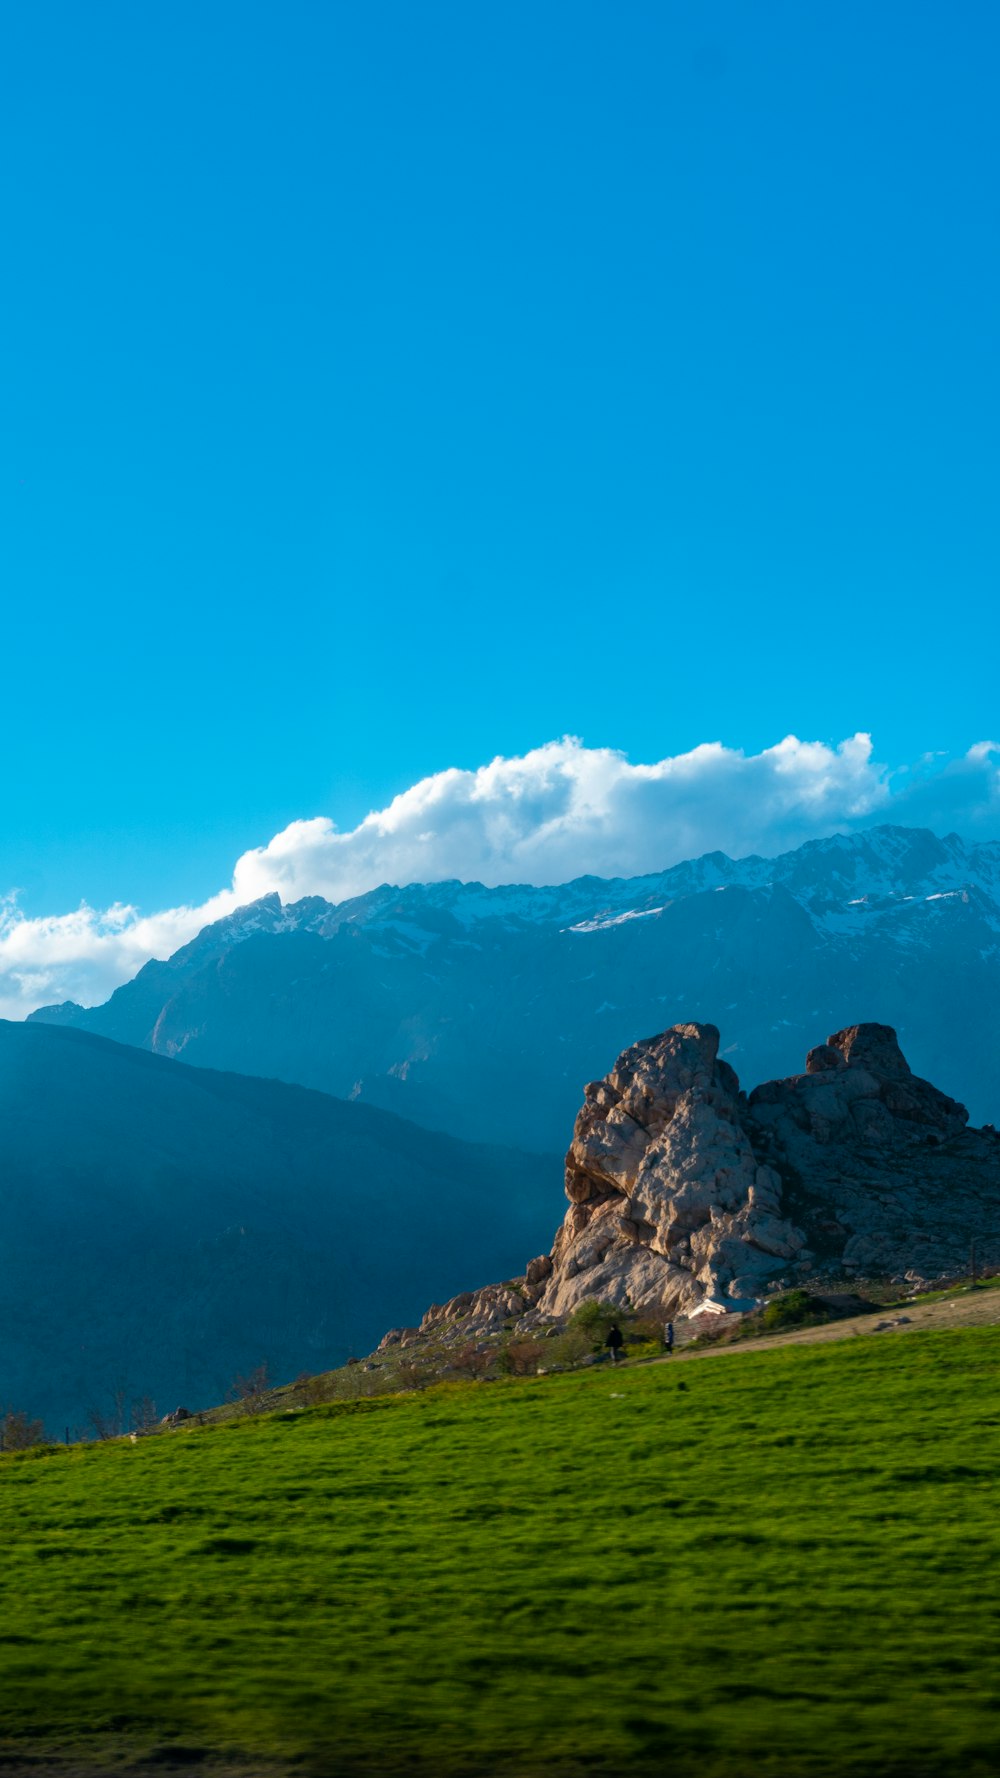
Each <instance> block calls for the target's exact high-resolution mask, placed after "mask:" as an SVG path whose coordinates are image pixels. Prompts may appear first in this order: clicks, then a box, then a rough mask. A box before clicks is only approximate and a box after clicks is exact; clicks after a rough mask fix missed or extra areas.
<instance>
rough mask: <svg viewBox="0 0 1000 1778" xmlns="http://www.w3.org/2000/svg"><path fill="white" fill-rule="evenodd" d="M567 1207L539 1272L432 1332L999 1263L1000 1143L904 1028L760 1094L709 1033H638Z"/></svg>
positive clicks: (600, 1089) (592, 1130) (465, 1298)
mask: <svg viewBox="0 0 1000 1778" xmlns="http://www.w3.org/2000/svg"><path fill="white" fill-rule="evenodd" d="M566 1196H567V1198H568V1199H569V1208H568V1209H567V1211H566V1215H565V1218H564V1220H563V1223H562V1226H561V1228H560V1229H559V1231H558V1233H557V1234H556V1238H555V1241H554V1244H553V1246H552V1249H551V1252H550V1253H548V1254H545V1255H542V1256H540V1257H539V1258H537V1259H535V1260H533V1261H532V1262H531V1263H530V1265H529V1266H528V1267H527V1269H526V1272H525V1274H524V1275H523V1276H522V1277H520V1278H517V1279H514V1280H510V1281H508V1282H506V1283H504V1284H501V1285H493V1286H490V1287H487V1288H486V1289H485V1290H480V1291H478V1292H475V1293H465V1294H463V1295H461V1296H459V1297H457V1298H455V1299H453V1300H452V1301H451V1302H450V1303H447V1304H445V1305H443V1306H434V1307H432V1308H431V1309H430V1310H429V1311H428V1313H427V1315H426V1316H425V1317H424V1321H423V1323H422V1324H421V1331H422V1332H424V1333H428V1332H432V1331H434V1330H438V1331H441V1330H444V1329H452V1330H454V1329H456V1328H457V1329H458V1330H459V1331H460V1333H461V1334H462V1336H463V1337H468V1336H469V1335H470V1334H475V1333H483V1332H489V1331H495V1330H496V1329H497V1328H498V1327H499V1326H501V1325H503V1323H504V1322H505V1321H508V1322H509V1321H510V1320H511V1318H513V1320H514V1323H515V1324H516V1326H517V1327H519V1328H520V1329H522V1330H525V1331H526V1330H529V1329H531V1328H533V1327H536V1326H538V1325H539V1324H540V1323H543V1322H547V1321H551V1320H552V1319H553V1318H557V1319H558V1318H560V1317H563V1316H565V1315H567V1314H568V1313H570V1312H571V1311H572V1310H573V1309H574V1308H575V1307H576V1306H577V1305H578V1304H579V1303H581V1302H583V1301H585V1300H587V1299H597V1300H600V1301H602V1302H606V1303H613V1304H615V1305H616V1306H618V1307H620V1308H625V1307H626V1306H628V1307H631V1308H634V1309H639V1310H645V1311H655V1312H657V1313H659V1314H662V1315H663V1316H665V1317H666V1316H673V1315H679V1314H682V1313H685V1312H688V1313H690V1312H691V1311H692V1310H695V1309H697V1308H699V1307H700V1306H701V1305H702V1304H705V1303H713V1304H715V1305H717V1306H718V1307H720V1308H725V1309H730V1310H737V1311H739V1310H746V1309H749V1308H751V1307H753V1306H754V1304H755V1303H756V1302H757V1301H759V1300H760V1298H761V1296H762V1293H763V1292H764V1291H765V1290H766V1289H767V1288H768V1287H769V1286H773V1285H774V1283H775V1281H777V1280H778V1279H782V1280H788V1281H789V1282H791V1281H793V1280H796V1279H801V1278H803V1277H805V1276H810V1277H823V1276H825V1277H826V1278H840V1277H844V1276H845V1275H846V1276H848V1277H850V1276H851V1275H852V1274H854V1275H856V1274H858V1273H863V1274H864V1275H865V1276H879V1275H883V1276H887V1277H907V1278H909V1279H910V1281H911V1282H913V1283H918V1282H920V1281H923V1280H925V1279H927V1278H933V1277H935V1276H937V1275H939V1274H947V1273H951V1274H954V1273H955V1272H956V1271H959V1270H961V1269H962V1268H963V1266H964V1265H966V1264H967V1262H968V1256H969V1250H970V1243H971V1241H973V1240H975V1242H976V1244H977V1250H978V1255H979V1260H980V1263H981V1264H982V1265H983V1266H984V1267H997V1268H1000V1135H998V1133H997V1132H996V1131H995V1130H994V1129H993V1128H992V1127H991V1126H988V1127H986V1128H984V1129H971V1128H969V1127H968V1112H967V1111H966V1109H965V1107H964V1106H963V1105H960V1104H959V1103H958V1102H957V1101H956V1100H954V1099H952V1098H950V1097H949V1096H948V1095H947V1094H946V1093H942V1092H940V1091H939V1090H938V1088H936V1087H934V1086H932V1085H931V1084H930V1082H928V1081H926V1080H922V1079H920V1078H919V1077H918V1076H916V1075H914V1074H913V1073H912V1072H911V1070H910V1068H909V1065H908V1063H907V1062H906V1060H905V1058H904V1056H903V1054H902V1051H901V1050H900V1047H899V1043H898V1041H897V1038H896V1033H895V1032H894V1031H893V1030H892V1029H891V1027H889V1026H886V1025H878V1024H861V1025H853V1026H849V1027H846V1028H845V1029H843V1030H841V1031H837V1032H835V1033H834V1034H833V1036H831V1037H829V1038H828V1039H827V1041H826V1043H823V1044H819V1045H817V1046H816V1047H815V1048H814V1049H812V1050H810V1052H809V1054H808V1056H807V1058H806V1065H805V1071H804V1072H803V1073H802V1074H798V1075H793V1076H791V1077H790V1078H788V1079H784V1080H772V1081H768V1082H766V1083H765V1084H763V1085H762V1086H758V1087H756V1088H755V1089H754V1090H753V1091H752V1092H751V1093H750V1094H749V1096H748V1095H746V1094H745V1093H743V1092H742V1091H741V1090H740V1085H739V1081H738V1079H737V1076H736V1074H735V1072H734V1070H733V1069H732V1068H731V1067H730V1066H729V1064H728V1063H727V1062H726V1061H725V1060H724V1059H722V1058H721V1057H720V1055H719V1032H718V1030H717V1029H716V1028H715V1026H713V1025H703V1024H684V1025H675V1026H673V1027H672V1028H671V1029H670V1030H668V1031H665V1032H664V1033H663V1034H662V1035H661V1036H658V1037H655V1038H650V1039H648V1040H646V1041H644V1042H641V1043H637V1044H634V1045H632V1046H631V1047H630V1048H629V1049H627V1050H626V1051H624V1053H623V1054H622V1055H621V1056H619V1058H618V1060H617V1062H616V1063H615V1066H614V1067H613V1068H612V1070H611V1072H610V1073H609V1074H608V1075H606V1076H605V1077H604V1078H603V1079H602V1080H599V1081H595V1082H593V1083H592V1084H591V1085H589V1086H588V1087H587V1088H586V1089H585V1095H584V1103H583V1106H582V1108H581V1110H580V1112H579V1113H578V1115H577V1119H576V1124H575V1128H574V1132H573V1140H572V1143H571V1145H570V1149H569V1152H568V1154H567V1156H566Z"/></svg>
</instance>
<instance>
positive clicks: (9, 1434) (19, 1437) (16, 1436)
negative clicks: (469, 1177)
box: [0, 1408, 45, 1451]
mask: <svg viewBox="0 0 1000 1778" xmlns="http://www.w3.org/2000/svg"><path fill="white" fill-rule="evenodd" d="M44 1443H45V1428H44V1426H43V1425H42V1422H41V1421H40V1420H29V1419H28V1416H27V1414H20V1413H15V1412H14V1410H13V1408H10V1409H8V1411H7V1413H6V1414H4V1416H3V1418H2V1419H0V1451H30V1449H31V1447H32V1445H44Z"/></svg>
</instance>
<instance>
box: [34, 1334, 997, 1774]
mask: <svg viewBox="0 0 1000 1778" xmlns="http://www.w3.org/2000/svg"><path fill="white" fill-rule="evenodd" d="M998 1360H1000V1329H997V1328H996V1327H987V1328H978V1329H967V1330H959V1331H955V1332H945V1333H931V1334H926V1333H921V1332H914V1333H909V1334H907V1335H906V1337H902V1338H892V1337H891V1336H890V1335H879V1336H878V1337H873V1338H854V1339H851V1340H845V1341H842V1342H841V1343H839V1344H838V1345H833V1346H823V1345H815V1346H807V1347H786V1348H783V1349H776V1350H771V1351H767V1352H745V1353H740V1352H734V1353H730V1354H728V1355H727V1356H726V1357H725V1358H724V1359H720V1360H715V1359H713V1360H712V1361H710V1362H700V1361H698V1360H697V1359H694V1360H690V1359H688V1358H687V1357H684V1358H680V1359H674V1360H672V1361H670V1362H669V1363H665V1364H659V1365H653V1366H650V1367H647V1368H643V1369H636V1370H629V1369H628V1368H627V1367H626V1368H625V1369H623V1370H619V1371H616V1372H609V1371H601V1370H596V1371H594V1370H591V1371H587V1372H584V1373H581V1374H577V1375H570V1376H566V1377H557V1378H544V1379H538V1380H536V1381H531V1382H525V1383H510V1384H502V1383H501V1384H491V1385H480V1386H476V1385H465V1386H457V1387H454V1386H453V1387H451V1388H447V1387H446V1388H438V1389H432V1390H429V1391H428V1392H426V1393H425V1394H418V1395H409V1396H404V1397H397V1398H395V1399H392V1400H388V1401H380V1402H374V1403H361V1404H353V1405H350V1406H347V1405H341V1406H339V1407H332V1408H330V1407H327V1408H318V1409H313V1410H307V1411H305V1412H301V1413H288V1414H282V1415H278V1416H275V1417H273V1418H264V1419H261V1420H243V1421H240V1422H236V1423H232V1424H230V1425H228V1426H225V1427H211V1428H208V1427H206V1428H204V1429H200V1430H187V1431H183V1432H179V1433H175V1434H168V1435H165V1436H163V1437H160V1438H153V1439H149V1440H143V1441H140V1443H139V1444H138V1445H137V1446H134V1447H133V1446H131V1445H129V1444H128V1442H127V1441H123V1442H119V1443H116V1444H110V1445H104V1446H99V1447H95V1446H84V1447H75V1448H72V1449H70V1450H68V1451H66V1450H61V1449H57V1450H55V1451H49V1452H42V1453H40V1454H37V1455H31V1454H29V1455H26V1456H24V1457H13V1458H12V1457H7V1458H3V1459H0V1513H2V1515H3V1520H4V1523H5V1524H7V1525H13V1526H16V1528H17V1536H16V1538H15V1539H13V1540H11V1541H10V1542H9V1543H8V1546H7V1551H6V1556H5V1563H4V1567H3V1572H2V1574H0V1647H2V1650H3V1653H2V1662H3V1670H4V1678H5V1681H6V1683H5V1684H4V1686H3V1687H2V1688H0V1757H2V1759H3V1763H4V1767H5V1770H7V1771H9V1772H10V1773H11V1774H12V1778H15V1775H16V1778H21V1775H23V1778H26V1775H27V1773H28V1772H29V1771H30V1772H31V1773H32V1774H33V1778H49V1775H50V1774H51V1775H53V1778H54V1774H55V1773H57V1772H63V1773H67V1772H72V1773H73V1774H74V1778H97V1774H98V1773H100V1774H101V1775H102V1778H105V1775H106V1774H108V1773H111V1772H118V1773H121V1774H122V1778H137V1775H138V1774H140V1773H143V1774H146V1773H150V1774H151V1773H152V1772H153V1771H162V1770H163V1769H170V1768H171V1767H172V1768H173V1769H179V1770H184V1771H192V1772H193V1771H204V1772H206V1773H212V1772H218V1773H222V1772H225V1773H229V1774H233V1775H235V1774H241V1775H245V1778H250V1774H253V1775H254V1778H266V1775H270V1778H284V1775H285V1774H291V1773H292V1772H299V1773H305V1774H309V1775H312V1778H322V1775H328V1774H330V1773H332V1772H336V1773H337V1775H338V1778H397V1775H401V1774H403V1773H406V1774H409V1775H410V1778H432V1775H433V1778H487V1775H489V1778H524V1775H525V1774H530V1778H585V1775H586V1778H595V1775H601V1778H661V1775H662V1773H663V1772H664V1771H669V1772H671V1773H674V1774H676V1775H677V1778H735V1775H739V1778H742V1775H743V1774H744V1773H750V1772H753V1773H755V1774H762V1775H763V1778H800V1775H801V1774H802V1773H803V1772H809V1773H811V1774H814V1775H815V1778H871V1774H872V1773H875V1772H877V1773H879V1774H880V1778H904V1775H905V1778H959V1775H960V1774H961V1775H962V1778H987V1774H992V1772H993V1771H994V1770H995V1769H996V1764H997V1761H998V1758H1000V1729H998V1726H997V1718H996V1711H995V1699H996V1695H997V1691H998V1687H1000V1654H998V1641H997V1635H996V1611H995V1608H994V1605H993V1603H992V1596H991V1594H990V1591H989V1588H988V1586H986V1587H984V1584H983V1577H984V1576H988V1574H989V1572H990V1569H991V1566H992V1565H993V1563H994V1562H995V1560H996V1558H997V1555H998V1553H1000V1552H998V1534H997V1524H998V1523H1000V1513H998V1509H1000V1483H998V1479H997V1472H996V1464H995V1462H994V1460H993V1454H992V1451H991V1448H990V1439H991V1437H992V1432H993V1430H994V1428H995V1416H994V1415H993V1410H992V1408H991V1406H990V1391H991V1387H992V1381H993V1378H994V1376H995V1372H996V1366H997V1363H998Z"/></svg>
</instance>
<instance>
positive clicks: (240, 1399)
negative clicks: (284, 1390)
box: [230, 1364, 273, 1414]
mask: <svg viewBox="0 0 1000 1778" xmlns="http://www.w3.org/2000/svg"><path fill="white" fill-rule="evenodd" d="M272 1394H273V1391H272V1388H271V1379H270V1376H269V1374H268V1369H267V1365H266V1364H258V1365H257V1366H256V1367H255V1368H254V1369H253V1370H252V1371H250V1373H249V1374H248V1375H247V1376H245V1377H237V1378H236V1379H235V1380H234V1382H233V1386H232V1389H231V1390H230V1399H231V1400H232V1401H235V1402H236V1403H237V1405H238V1406H239V1408H240V1409H241V1410H242V1412H243V1413H244V1414H266V1413H267V1410H268V1408H269V1407H270V1406H271V1397H272Z"/></svg>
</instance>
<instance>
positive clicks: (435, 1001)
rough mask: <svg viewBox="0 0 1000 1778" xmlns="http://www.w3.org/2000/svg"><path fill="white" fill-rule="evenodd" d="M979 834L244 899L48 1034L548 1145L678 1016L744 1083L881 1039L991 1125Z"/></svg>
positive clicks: (989, 975)
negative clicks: (632, 1050) (860, 1030)
mask: <svg viewBox="0 0 1000 1778" xmlns="http://www.w3.org/2000/svg"><path fill="white" fill-rule="evenodd" d="M998 1004H1000V843H997V842H991V843H986V844H979V845H970V844H967V843H965V842H964V841H962V840H961V839H960V838H958V836H957V835H954V834H952V835H949V836H948V837H946V838H944V839H939V838H937V837H936V836H935V835H934V834H932V833H930V832H928V831H926V830H923V829H906V828H900V827H891V826H885V827H877V828H873V829H870V830H869V831H867V832H864V833H856V834H851V835H838V836H834V837H832V838H830V839H825V840H817V841H812V842H810V843H808V844H807V845H804V846H802V847H800V848H798V849H797V850H795V851H793V852H788V853H785V854H783V855H782V856H781V857H778V858H774V859H764V858H758V857H750V858H744V859H740V860H733V859H730V858H728V857H726V856H725V855H724V854H723V853H720V852H715V853H710V854H708V855H707V856H705V857H703V858H699V859H696V860H693V861H691V862H689V863H685V864H681V865H677V866H676V867H674V868H673V869H671V870H667V871H663V872H660V873H658V874H656V875H653V876H644V877H638V878H631V879H625V878H620V879H613V880H605V879H600V878H595V877H583V878H579V879H577V880H576V881H574V882H571V883H568V884H564V885H561V886H557V887H532V886H526V885H520V886H507V887H501V888H488V887H484V886H483V885H482V884H479V883H458V882H445V883H435V884H430V885H420V884H415V885H412V886H410V887H408V888H402V889H400V888H395V887H392V886H389V885H384V886H382V887H381V888H379V889H375V890H373V891H371V892H370V893H369V894H367V895H363V896H359V897H356V898H354V899H353V900H349V901H345V902H342V903H339V904H336V905H335V904H332V903H330V902H327V901H324V900H323V899H322V898H320V897H309V898H307V899H305V900H301V901H298V902H295V903H292V904H290V905H283V904H282V903H281V901H280V899H279V898H278V896H276V895H269V896H265V897H263V898H262V899H261V900H260V901H257V902H254V903H253V904H251V905H250V906H248V907H245V908H241V909H239V910H238V911H237V912H236V913H234V914H232V915H230V916H229V917H228V918H226V919H224V920H220V921H218V922H216V923H215V924H213V925H211V926H208V927H206V928H205V929H204V930H203V931H202V932H201V933H200V934H199V935H198V937H197V938H195V939H194V940H193V941H192V942H191V943H190V944H188V945H185V946H184V947H183V948H182V949H181V950H179V951H177V952H176V954H175V955H174V956H172V957H171V958H169V959H168V960H166V961H155V962H151V963H148V964H146V966H145V967H144V968H143V969H142V970H140V971H139V974H138V975H137V976H136V977H135V979H134V980H133V981H131V982H129V983H127V984H126V985H125V986H123V987H121V988H119V989H118V990H117V992H116V993H115V994H113V995H112V996H111V998H110V1000H109V1001H108V1002H107V1003H106V1004H105V1005H103V1006H99V1007H92V1008H86V1009H85V1008H83V1007H80V1006H77V1005H75V1004H73V1003H67V1004H64V1005H62V1006H58V1007H45V1008H42V1009H40V1010H39V1011H38V1012H36V1013H34V1014H33V1015H32V1020H33V1021H34V1022H42V1023H49V1024H60V1025H64V1026H71V1027H74V1028H76V1029H79V1030H83V1031H89V1032H93V1033H96V1034H99V1035H102V1036H105V1037H109V1038H112V1039H114V1040H116V1041H117V1042H119V1043H123V1044H129V1045H133V1046H137V1047H140V1048H144V1049H148V1050H151V1051H153V1052H154V1053H156V1054H158V1055H161V1056H165V1057H169V1058H172V1059H178V1058H183V1060H184V1061H185V1062H188V1063H191V1064H194V1065H196V1066H201V1067H208V1068H216V1069H225V1070H235V1071H238V1072H240V1073H243V1074H247V1075H256V1076H264V1077H272V1078H275V1079H278V1080H283V1081H286V1082H292V1083H297V1084H300V1085H303V1086H307V1087H312V1088H315V1089H319V1090H321V1091H323V1092H325V1093H332V1094H335V1095H338V1096H340V1097H342V1098H347V1099H353V1100H355V1101H357V1100H360V1101H362V1102H363V1103H368V1104H370V1105H373V1106H377V1107H381V1108H382V1109H386V1110H391V1111H396V1112H399V1113H400V1114H402V1115H404V1116H405V1117H407V1118H409V1119H412V1120H414V1121H415V1122H417V1123H420V1124H422V1125H424V1126H425V1127H427V1128H431V1129H438V1130H442V1131H447V1132H450V1133H451V1134H453V1135H456V1136H459V1137H462V1138H464V1139H467V1140H475V1141H487V1142H493V1143H501V1144H504V1145H513V1146H516V1147H520V1148H528V1149H533V1150H536V1151H538V1152H542V1153H547V1152H554V1151H561V1150H563V1149H564V1148H565V1146H566V1142H567V1139H568V1134H569V1131H570V1130H571V1129H572V1125H573V1118H574V1116H575V1113H576V1110H577V1107H578V1103H579V1095H580V1089H581V1086H582V1085H583V1083H584V1082H585V1081H587V1080H590V1079H593V1078H595V1077H599V1076H600V1075H602V1074H603V1073H604V1072H605V1070H606V1069H607V1067H608V1062H609V1058H610V1057H613V1056H615V1055H616V1054H618V1053H619V1052H620V1051H621V1050H623V1049H624V1048H626V1047H627V1046H628V1045H629V1044H631V1043H633V1042H635V1041H637V1040H638V1039H640V1038H642V1037H645V1036H648V1035H649V1034H650V1033H653V1032H657V1031H662V1030H663V1029H664V1028H665V1027H667V1026H669V1025H672V1024H675V1023H680V1022H684V1021H685V1020H690V1019H698V1020H702V1021H710V1022H712V1023H715V1024H716V1025H718V1026H719V1027H720V1029H722V1030H723V1031H724V1032H725V1033H726V1048H725V1051H724V1058H725V1059H726V1060H728V1061H729V1062H730V1063H732V1064H733V1065H734V1066H735V1067H736V1068H737V1069H738V1071H739V1073H740V1074H741V1075H742V1076H743V1077H744V1078H750V1079H766V1078H771V1077H774V1076H780V1075H782V1074H790V1073H792V1072H793V1071H794V1070H795V1069H796V1068H797V1067H798V1066H799V1065H800V1058H801V1055H802V1054H804V1052H805V1050H806V1049H807V1048H808V1047H809V1045H810V1044H811V1043H812V1042H813V1041H814V1037H815V1032H816V1031H817V1029H820V1030H836V1029H838V1028H840V1027H841V1026H844V1025H847V1024H849V1023H852V1022H854V1021H856V1020H857V1019H858V1018H862V1019H872V1020H877V1021H881V1022H883V1023H888V1024H891V1025H893V1026H895V1028H896V1029H897V1030H898V1032H899V1036H900V1041H901V1042H902V1043H903V1044H904V1046H905V1049H906V1053H907V1055H908V1057H909V1058H910V1060H911V1063H912V1065H913V1067H914V1069H915V1071H916V1072H917V1073H919V1074H921V1075H923V1076H926V1077H928V1078H930V1079H932V1080H934V1081H936V1082H939V1083H940V1085H941V1087H942V1088H943V1089H944V1090H945V1091H946V1092H950V1093H954V1094H955V1095H956V1096H958V1097H961V1098H962V1099H963V1100H964V1101H965V1103H967V1104H968V1106H969V1108H970V1112H971V1114H972V1118H973V1120H974V1122H983V1121H985V1120H987V1119H990V1120H994V1119H998V1118H1000V1028H998V1022H997V1018H996V1012H995V1008H996V1006H997V1005H998Z"/></svg>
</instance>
